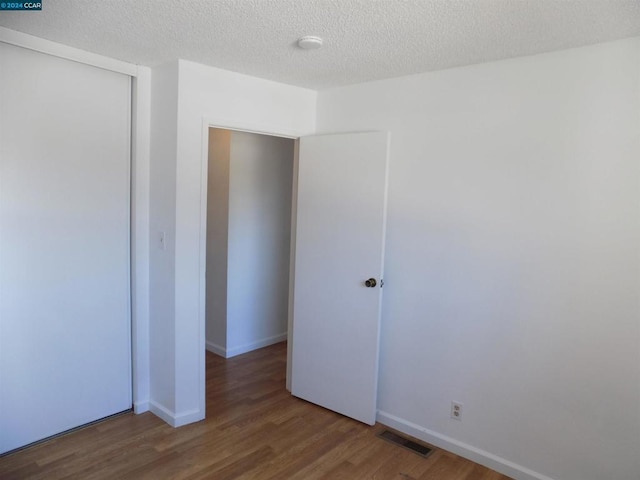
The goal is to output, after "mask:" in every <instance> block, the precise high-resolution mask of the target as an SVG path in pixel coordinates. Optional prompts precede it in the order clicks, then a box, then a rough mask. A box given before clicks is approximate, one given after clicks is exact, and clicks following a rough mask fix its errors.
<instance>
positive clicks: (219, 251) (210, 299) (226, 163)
mask: <svg viewBox="0 0 640 480" xmlns="http://www.w3.org/2000/svg"><path fill="white" fill-rule="evenodd" d="M230 156H231V130H224V129H220V128H210V129H209V172H208V175H207V177H208V183H207V272H206V279H207V287H206V288H207V299H206V302H207V305H206V309H207V310H206V337H207V340H206V342H207V350H211V351H212V352H214V353H216V354H218V355H221V356H223V357H226V351H227V265H228V261H227V259H228V256H229V167H230V160H231V159H230Z"/></svg>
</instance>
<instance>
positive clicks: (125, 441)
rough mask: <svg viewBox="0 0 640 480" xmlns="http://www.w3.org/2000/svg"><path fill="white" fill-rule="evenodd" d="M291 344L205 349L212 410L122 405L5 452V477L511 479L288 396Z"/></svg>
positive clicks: (0, 474) (0, 469) (0, 464)
mask: <svg viewBox="0 0 640 480" xmlns="http://www.w3.org/2000/svg"><path fill="white" fill-rule="evenodd" d="M285 362H286V344H285V343H280V344H277V345H272V346H271V347H267V348H263V349H261V350H257V351H255V352H251V353H247V354H245V355H241V356H238V357H235V358H232V359H229V360H224V359H223V358H220V357H218V356H216V355H213V354H211V353H208V352H207V419H206V420H204V421H202V422H199V423H196V424H192V425H187V426H185V427H182V428H178V429H173V428H171V427H169V426H168V425H167V424H165V423H164V422H163V421H162V420H160V419H158V418H157V417H155V416H154V415H153V414H151V413H144V414H142V415H134V414H132V413H130V414H124V415H121V416H119V417H115V418H111V419H109V420H106V421H104V422H101V423H98V424H95V425H92V426H90V427H87V428H84V429H81V430H78V431H76V432H73V433H70V434H68V435H64V436H61V437H58V438H55V439H53V440H50V441H48V442H45V443H42V444H39V445H36V446H33V447H30V448H28V449H25V450H22V451H19V452H16V453H14V454H11V455H7V456H5V457H1V458H0V478H1V479H3V480H14V479H34V480H38V479H43V480H44V479H46V480H52V479H63V478H65V479H83V480H93V479H132V480H133V479H135V480H139V479H153V480H159V479H176V480H198V479H212V480H227V479H229V480H230V479H246V480H249V479H254V480H276V479H277V480H288V479H301V480H302V479H304V480H314V479H318V480H319V479H325V480H340V479H349V480H357V479H377V480H387V479H389V480H509V479H508V477H505V476H503V475H500V474H498V473H496V472H494V471H492V470H489V469H487V468H485V467H482V466H480V465H477V464H475V463H473V462H470V461H468V460H465V459H463V458H461V457H458V456H456V455H453V454H451V453H448V452H445V451H443V450H438V449H436V450H435V451H434V452H433V453H432V454H431V455H430V456H429V457H428V458H422V457H420V456H419V455H416V454H415V453H412V452H410V451H407V450H405V449H402V448H400V447H397V446H395V445H393V444H391V443H389V442H386V441H384V440H381V439H379V438H377V437H376V436H375V435H376V433H378V432H379V431H380V430H382V429H383V428H384V427H383V426H381V425H375V426H374V427H368V426H366V425H362V424H360V423H358V422H356V421H354V420H351V419H348V418H345V417H342V416H341V415H338V414H336V413H333V412H330V411H328V410H325V409H323V408H320V407H317V406H315V405H312V404H310V403H307V402H304V401H302V400H299V399H296V398H294V397H292V396H291V395H290V394H289V392H287V391H286V390H285V386H284V383H285V365H286V363H285Z"/></svg>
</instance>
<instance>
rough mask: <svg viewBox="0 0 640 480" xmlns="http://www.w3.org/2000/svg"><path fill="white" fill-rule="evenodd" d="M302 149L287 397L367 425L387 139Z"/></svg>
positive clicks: (363, 137)
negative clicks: (371, 282)
mask: <svg viewBox="0 0 640 480" xmlns="http://www.w3.org/2000/svg"><path fill="white" fill-rule="evenodd" d="M299 149H300V150H299V164H298V177H297V180H298V196H297V213H296V234H295V239H296V240H295V243H296V246H295V279H294V289H293V295H294V299H293V352H292V381H291V387H292V394H293V395H295V396H297V397H300V398H302V399H305V400H308V401H310V402H313V403H316V404H318V405H321V406H323V407H326V408H328V409H330V410H334V411H336V412H338V413H341V414H343V415H346V416H349V417H351V418H354V419H356V420H359V421H361V422H364V423H367V424H370V425H372V424H373V423H375V418H376V399H377V382H378V349H379V336H380V307H381V299H382V288H381V279H382V276H383V262H384V236H385V220H386V198H387V171H388V150H389V134H388V133H387V132H367V133H352V134H336V135H318V136H311V137H302V138H301V139H300V145H299ZM369 278H373V279H375V280H376V283H377V285H376V286H375V287H373V288H369V287H367V286H366V285H365V281H366V280H367V279H369Z"/></svg>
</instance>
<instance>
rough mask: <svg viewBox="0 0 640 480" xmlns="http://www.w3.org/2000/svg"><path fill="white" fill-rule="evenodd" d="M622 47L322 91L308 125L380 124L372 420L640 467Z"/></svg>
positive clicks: (629, 63) (535, 459)
mask: <svg viewBox="0 0 640 480" xmlns="http://www.w3.org/2000/svg"><path fill="white" fill-rule="evenodd" d="M639 61H640V40H639V39H631V40H624V41H619V42H613V43H608V44H601V45H596V46H592V47H586V48H580V49H574V50H567V51H562V52H556V53H550V54H544V55H538V56H532V57H526V58H519V59H513V60H507V61H502V62H496V63H489V64H483V65H477V66H470V67H465V68H458V69H453V70H447V71H440V72H435V73H430V74H422V75H416V76H410V77H404V78H398V79H391V80H386V81H379V82H373V83H367V84H361V85H355V86H350V87H344V88H338V89H334V90H329V91H324V92H321V93H320V94H319V97H318V130H319V132H322V133H327V132H338V131H355V130H390V131H391V135H392V147H391V170H390V185H389V188H390V190H389V217H388V230H387V232H388V237H387V252H386V277H385V293H384V307H383V324H382V344H381V361H380V386H379V409H380V419H381V420H382V421H383V422H385V423H388V424H392V425H395V426H397V427H399V428H400V429H403V430H404V431H407V432H409V433H412V434H414V435H418V436H421V437H422V438H425V439H427V440H429V441H432V442H433V443H436V444H439V445H442V446H445V447H446V448H449V449H451V450H454V451H457V452H460V453H462V454H464V455H467V456H469V457H471V458H475V459H477V460H479V461H481V462H483V463H485V464H489V465H491V466H493V467H496V468H499V469H501V470H502V471H504V472H507V473H509V474H511V475H513V476H515V477H516V478H547V477H551V478H554V479H557V480H603V479H614V478H615V479H617V480H638V472H640V464H639V463H638V458H639V456H638V451H640V415H639V410H640V408H639V407H640V348H639V347H640V322H639V318H640V317H639V315H638V314H639V312H638V292H639V290H640V284H639V275H638V274H639V266H640V263H639V260H640V257H639V253H640V250H639V249H640V243H639V240H640V224H639V220H640V216H639V213H640V212H639V200H640V188H639V184H638V180H639V173H640V172H639V159H640V121H639V117H640V101H639V99H640V72H639ZM452 400H457V401H460V402H462V403H463V404H464V410H463V420H462V422H458V421H455V420H451V419H450V418H449V410H450V402H451V401H452ZM545 476H546V477H545Z"/></svg>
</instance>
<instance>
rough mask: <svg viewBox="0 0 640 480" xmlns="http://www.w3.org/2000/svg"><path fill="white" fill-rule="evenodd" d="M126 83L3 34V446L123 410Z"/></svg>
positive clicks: (126, 362) (126, 374) (126, 365)
mask: <svg viewBox="0 0 640 480" xmlns="http://www.w3.org/2000/svg"><path fill="white" fill-rule="evenodd" d="M130 82H131V79H130V77H128V76H126V75H122V74H118V73H114V72H110V71H107V70H102V69H99V68H95V67H91V66H88V65H84V64H80V63H75V62H72V61H69V60H64V59H61V58H57V57H53V56H49V55H45V54H42V53H37V52H34V51H30V50H26V49H22V48H19V47H15V46H10V45H7V44H2V43H0V452H6V451H9V450H12V449H15V448H18V447H21V446H23V445H26V444H29V443H31V442H34V441H37V440H40V439H43V438H46V437H48V436H51V435H54V434H57V433H60V432H63V431H65V430H68V429H71V428H74V427H77V426H79V425H82V424H85V423H88V422H91V421H94V420H97V419H100V418H103V417H105V416H108V415H111V414H114V413H118V412H121V411H123V410H127V409H129V408H131V353H130V351H131V341H130V332H131V327H130V307H129V305H130V287H129V272H130V268H129V243H130V242H129V238H130V232H129V210H130V204H129V194H130V181H129V168H130V159H129V156H130V138H129V137H130V105H131V100H130V99H131V93H130V88H131V87H130Z"/></svg>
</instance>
